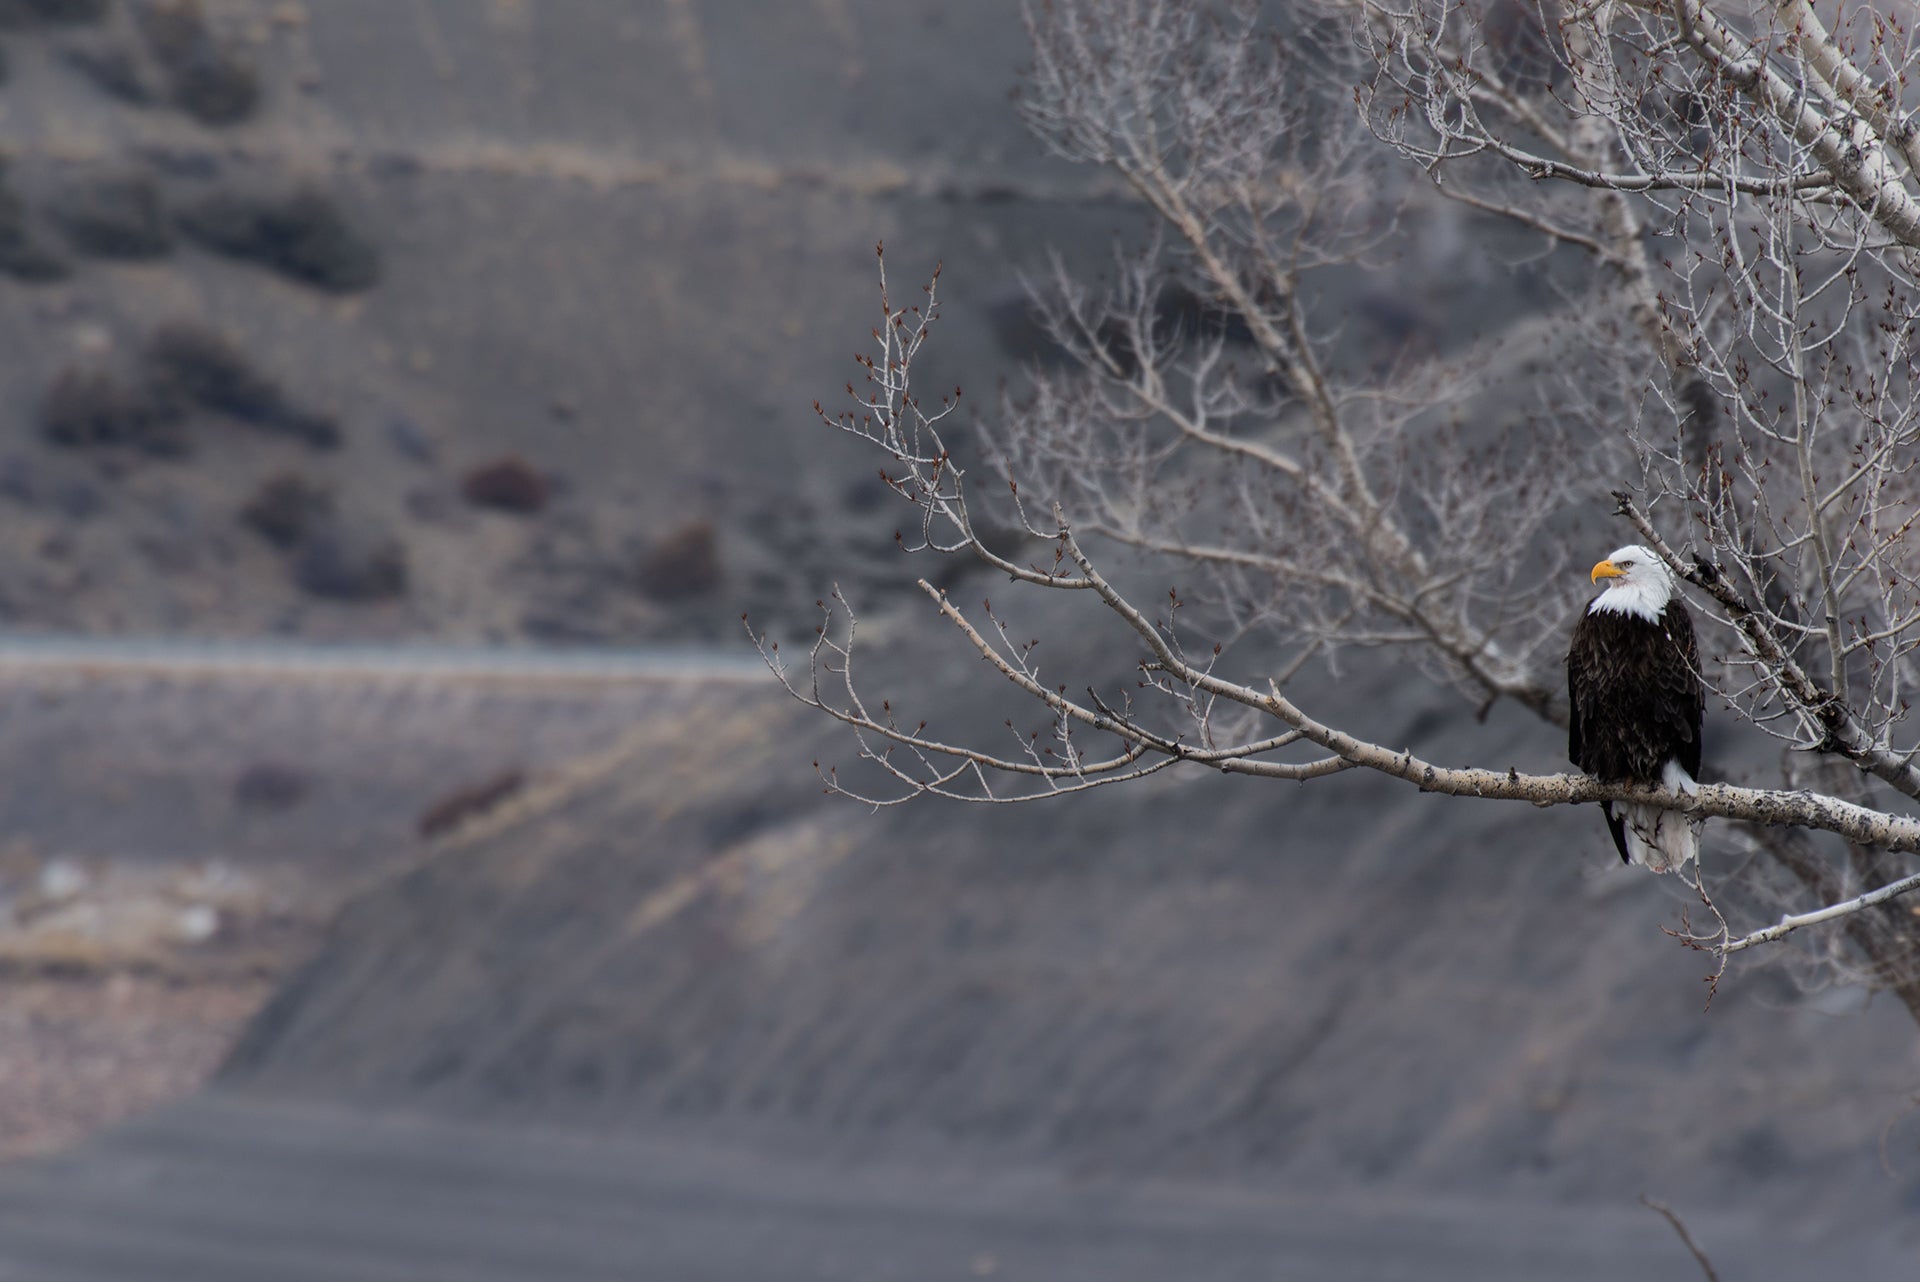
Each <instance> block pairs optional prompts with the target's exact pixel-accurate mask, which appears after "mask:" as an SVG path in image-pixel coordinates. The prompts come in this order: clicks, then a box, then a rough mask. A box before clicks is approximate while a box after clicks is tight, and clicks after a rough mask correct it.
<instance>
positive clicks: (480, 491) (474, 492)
mask: <svg viewBox="0 0 1920 1282" xmlns="http://www.w3.org/2000/svg"><path fill="white" fill-rule="evenodd" d="M460 493H461V494H462V495H463V496H464V497H465V498H466V500H467V502H469V503H471V504H473V505H474V506H475V507H490V508H494V509H496V510H497V511H501V512H516V513H519V514H520V515H522V516H531V515H532V514H534V513H535V512H538V511H540V510H541V509H542V508H544V507H546V505H547V499H548V497H549V491H548V487H547V481H546V478H545V477H543V476H541V475H540V473H538V472H536V471H534V470H533V465H532V464H531V463H529V462H527V461H526V460H525V459H523V458H521V457H520V456H519V455H518V454H509V455H507V456H505V457H504V458H497V459H494V460H493V461H492V462H491V463H482V464H480V466H478V467H476V468H474V469H473V470H472V471H470V472H468V473H467V476H466V479H465V480H464V481H462V482H461V483H460Z"/></svg>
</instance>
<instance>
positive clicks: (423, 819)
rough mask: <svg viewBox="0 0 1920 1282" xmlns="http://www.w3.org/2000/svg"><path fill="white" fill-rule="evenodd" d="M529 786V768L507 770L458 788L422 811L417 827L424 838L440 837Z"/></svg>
mask: <svg viewBox="0 0 1920 1282" xmlns="http://www.w3.org/2000/svg"><path fill="white" fill-rule="evenodd" d="M526 786H527V772H526V771H524V770H503V771H501V772H500V773H499V774H497V775H495V776H493V777H492V778H491V779H483V780H481V781H480V782H479V783H476V784H469V785H468V786H467V787H465V788H457V789H455V790H454V791H452V792H450V793H448V794H447V795H446V796H444V797H442V798H440V799H439V800H438V801H436V802H434V803H433V804H432V805H431V806H428V807H427V808H426V809H425V810H424V811H422V812H421V814H420V818H419V819H417V820H415V821H414V828H415V829H416V830H417V831H418V832H419V834H420V835H421V836H422V837H424V838H431V837H438V836H439V835H440V834H441V833H444V832H451V831H452V830H453V829H455V828H458V827H460V826H461V825H462V824H464V823H466V822H467V821H468V820H470V819H478V818H479V817H480V816H481V815H484V814H486V813H487V812H488V811H489V810H492V809H493V808H494V807H496V806H498V805H499V804H500V803H501V802H503V801H505V800H506V799H507V798H509V797H511V796H513V795H514V794H515V793H517V792H519V791H520V790H521V789H522V788H524V787H526Z"/></svg>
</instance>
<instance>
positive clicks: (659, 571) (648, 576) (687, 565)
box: [634, 520, 720, 601]
mask: <svg viewBox="0 0 1920 1282" xmlns="http://www.w3.org/2000/svg"><path fill="white" fill-rule="evenodd" d="M634 581H635V584H636V586H638V587H639V589H640V591H641V592H643V593H645V594H646V595H647V596H650V597H652V598H653V599H654V600H656V601H683V600H686V599H687V598H688V597H696V596H699V595H701V594H702V593H705V592H711V591H712V590H713V589H714V588H715V587H717V586H719V583H720V555H719V550H718V548H717V546H716V544H715V541H714V536H713V522H712V521H707V520H699V521H689V522H687V523H686V524H685V525H683V526H681V527H680V528H679V529H677V530H675V531H674V532H673V533H671V534H669V535H667V536H666V537H665V538H663V539H661V540H660V541H659V542H658V543H655V544H654V545H653V546H652V547H650V548H648V549H647V550H646V552H645V553H643V554H642V555H641V557H640V564H639V565H638V566H637V567H636V569H635V575H634Z"/></svg>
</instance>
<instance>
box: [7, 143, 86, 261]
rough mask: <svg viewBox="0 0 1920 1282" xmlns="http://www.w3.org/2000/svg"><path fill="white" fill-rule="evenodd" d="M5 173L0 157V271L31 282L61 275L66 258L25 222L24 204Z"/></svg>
mask: <svg viewBox="0 0 1920 1282" xmlns="http://www.w3.org/2000/svg"><path fill="white" fill-rule="evenodd" d="M6 174H7V170H6V164H5V162H4V161H0V272H5V273H6V274H7V275H9V276H11V277H13V278H14V279H15V280H22V281H28V282H31V283H35V284H38V283H42V282H45V281H53V280H63V279H65V278H66V276H67V274H68V270H69V269H68V267H67V263H66V260H65V259H63V258H61V257H60V256H59V255H58V254H55V253H53V252H52V251H51V250H49V249H47V248H46V247H45V246H44V245H42V244H41V243H40V242H39V240H38V239H37V238H36V237H35V236H34V234H33V229H32V228H31V227H29V226H28V225H27V207H26V205H25V204H23V203H22V202H21V200H20V197H19V196H18V195H16V194H15V193H14V190H13V188H11V187H9V186H7V182H6Z"/></svg>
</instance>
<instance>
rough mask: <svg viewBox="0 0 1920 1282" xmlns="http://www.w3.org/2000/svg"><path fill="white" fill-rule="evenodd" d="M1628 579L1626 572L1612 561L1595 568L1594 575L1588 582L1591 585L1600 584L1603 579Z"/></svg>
mask: <svg viewBox="0 0 1920 1282" xmlns="http://www.w3.org/2000/svg"><path fill="white" fill-rule="evenodd" d="M1626 577H1627V572H1626V571H1625V570H1623V569H1621V568H1620V567H1619V566H1617V565H1615V564H1614V563H1613V562H1611V561H1602V562H1601V563H1600V564H1598V565H1596V566H1594V567H1593V573H1592V575H1590V576H1589V577H1588V580H1587V581H1588V582H1589V583H1598V582H1599V581H1600V580H1602V579H1624V578H1626Z"/></svg>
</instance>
